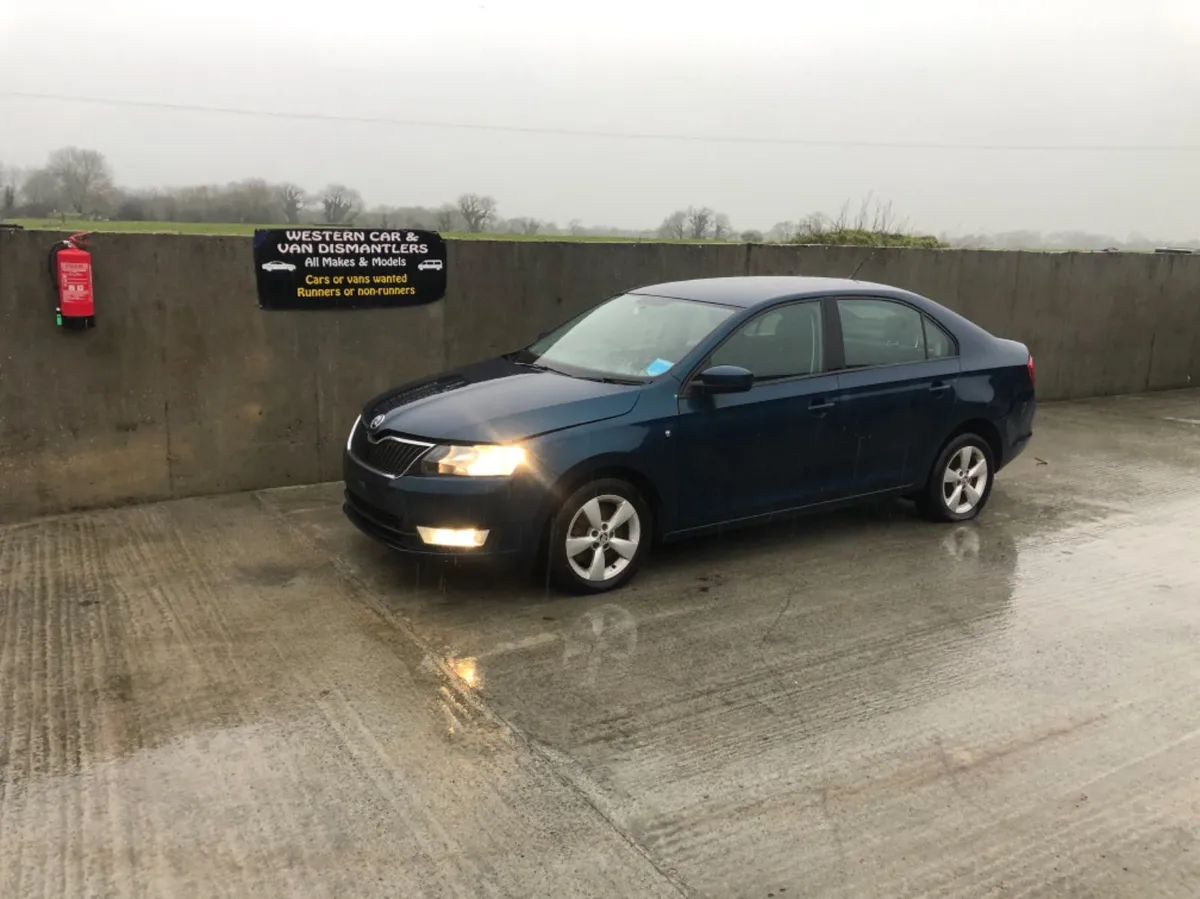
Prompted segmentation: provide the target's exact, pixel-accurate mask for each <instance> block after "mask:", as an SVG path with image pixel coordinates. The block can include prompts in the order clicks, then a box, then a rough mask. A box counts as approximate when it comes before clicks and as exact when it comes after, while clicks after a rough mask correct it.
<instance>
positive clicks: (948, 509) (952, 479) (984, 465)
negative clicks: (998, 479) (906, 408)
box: [917, 434, 996, 521]
mask: <svg viewBox="0 0 1200 899" xmlns="http://www.w3.org/2000/svg"><path fill="white" fill-rule="evenodd" d="M995 471H996V465H995V459H994V457H993V455H992V448H991V446H989V445H988V442H987V441H986V440H984V439H983V438H982V437H980V436H979V435H978V434H960V435H959V436H958V437H955V438H954V439H953V440H951V441H950V442H949V443H947V444H946V446H945V447H944V448H943V449H942V452H941V453H940V454H939V455H938V459H937V462H935V463H934V466H933V471H932V472H931V473H930V477H929V483H928V484H926V485H925V490H924V491H923V492H922V493H921V495H920V497H919V498H918V500H917V505H918V507H919V508H920V510H921V512H922V514H924V515H925V517H927V518H931V519H933V520H934V521H967V520H969V519H971V518H974V517H975V516H976V515H978V514H979V513H980V512H981V511H983V507H984V506H986V505H987V501H988V498H989V497H990V496H991V494H992V479H993V476H994V474H995Z"/></svg>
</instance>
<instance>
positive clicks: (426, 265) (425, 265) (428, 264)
mask: <svg viewBox="0 0 1200 899" xmlns="http://www.w3.org/2000/svg"><path fill="white" fill-rule="evenodd" d="M429 270H432V271H435V272H440V271H441V270H442V260H440V259H426V260H424V261H423V262H422V263H421V264H420V265H418V266H417V271H419V272H423V271H429Z"/></svg>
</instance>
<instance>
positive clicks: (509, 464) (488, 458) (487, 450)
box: [421, 444, 525, 478]
mask: <svg viewBox="0 0 1200 899" xmlns="http://www.w3.org/2000/svg"><path fill="white" fill-rule="evenodd" d="M524 462H525V449H524V448H523V447H520V446H511V445H508V446H498V445H492V444H489V445H486V446H437V447H434V448H433V449H431V450H430V451H429V452H428V453H426V454H425V458H423V459H422V460H421V471H422V472H424V473H425V474H452V475H462V476H465V477H472V478H487V477H493V478H495V477H500V478H506V477H509V476H510V475H511V474H512V473H513V472H514V471H516V470H517V469H518V468H519V467H520V466H521V465H522V464H523V463H524Z"/></svg>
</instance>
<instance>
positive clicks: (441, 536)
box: [417, 525, 488, 549]
mask: <svg viewBox="0 0 1200 899" xmlns="http://www.w3.org/2000/svg"><path fill="white" fill-rule="evenodd" d="M417 534H419V535H420V537H421V542H422V543H427V544H429V545H430V546H455V547H458V548H460V549H474V548H476V547H479V546H483V544H484V542H486V540H487V535H488V532H487V531H485V530H484V531H481V530H479V529H477V528H427V527H423V526H421V525H418V526H417Z"/></svg>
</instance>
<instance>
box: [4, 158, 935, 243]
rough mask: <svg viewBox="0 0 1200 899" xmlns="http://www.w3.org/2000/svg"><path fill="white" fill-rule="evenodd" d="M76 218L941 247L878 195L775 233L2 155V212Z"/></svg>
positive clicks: (697, 213) (690, 215)
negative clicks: (565, 215) (131, 175)
mask: <svg viewBox="0 0 1200 899" xmlns="http://www.w3.org/2000/svg"><path fill="white" fill-rule="evenodd" d="M67 216H70V217H75V218H87V219H108V220H114V221H127V222H188V223H192V222H198V223H205V222H210V223H214V224H254V225H268V224H288V225H300V224H320V225H349V224H355V225H359V226H362V227H382V228H418V229H428V230H436V231H441V232H444V233H455V232H461V233H469V234H485V233H490V234H520V235H539V234H544V235H572V236H603V237H644V238H652V237H658V238H662V239H668V240H704V241H739V242H743V243H763V242H778V243H813V244H831V243H838V244H857V245H870V246H941V245H943V244H942V242H941V241H939V239H938V238H935V237H933V236H931V235H919V234H913V233H911V232H910V231H909V230H908V229H907V227H906V225H905V224H903V223H899V222H897V221H896V218H895V216H894V215H893V214H892V210H891V205H890V204H886V205H880V204H875V207H874V208H872V205H871V201H870V198H868V200H867V201H865V202H864V203H863V204H862V207H861V208H860V210H859V211H858V213H857V215H856V216H851V215H850V213H849V205H848V204H847V206H845V207H843V209H842V210H841V212H840V213H839V214H838V215H835V216H826V215H824V214H820V213H817V214H809V215H805V216H802V217H800V218H798V219H796V220H795V221H785V222H780V223H778V224H776V225H775V226H774V227H773V228H771V229H770V230H769V231H767V232H765V233H764V232H763V231H759V230H756V229H749V230H742V231H739V230H737V229H736V228H735V227H734V226H733V224H732V223H731V221H730V219H729V216H728V215H726V214H725V213H724V212H721V211H720V210H717V209H714V208H712V207H710V206H689V207H687V208H685V209H680V210H676V211H675V212H672V213H671V214H670V215H668V216H667V217H666V218H664V219H663V221H662V223H661V224H660V225H659V226H658V228H657V229H653V228H652V229H644V230H639V229H629V228H615V227H603V226H585V225H584V224H583V223H582V222H581V221H579V220H578V219H575V220H572V221H570V222H568V223H567V224H566V225H563V226H560V225H559V224H558V223H556V222H553V221H545V220H541V219H537V218H532V217H529V216H515V217H512V218H505V217H503V216H501V214H500V210H499V205H498V203H497V202H496V199H495V198H494V197H492V196H490V195H487V194H479V193H463V194H461V195H459V196H458V197H457V198H456V199H455V200H453V201H449V202H446V203H443V204H441V205H440V206H437V207H426V206H388V205H380V204H375V205H370V204H368V203H367V202H366V201H365V200H364V198H363V195H362V194H361V193H360V192H359V191H358V190H356V189H355V188H353V187H350V186H347V185H345V184H337V183H334V184H328V185H326V186H325V187H323V188H321V189H320V190H316V191H310V190H308V189H306V188H304V187H302V186H300V185H298V184H294V183H290V182H274V181H269V180H267V179H265V178H246V179H243V180H241V181H235V182H232V183H228V184H200V185H191V186H185V187H174V188H161V187H159V188H141V189H136V188H129V187H123V186H121V185H119V184H118V183H117V181H116V178H115V176H114V173H113V170H112V167H111V165H110V164H109V162H108V160H107V159H106V158H105V156H104V154H103V153H101V152H100V151H98V150H93V149H87V148H81V147H63V148H61V149H58V150H55V151H53V152H52V153H50V154H49V157H48V158H47V160H46V163H45V165H43V166H39V167H33V168H28V169H20V168H16V167H5V166H3V165H2V164H0V218H36V219H44V218H59V217H62V218H64V219H65V217H67Z"/></svg>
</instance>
